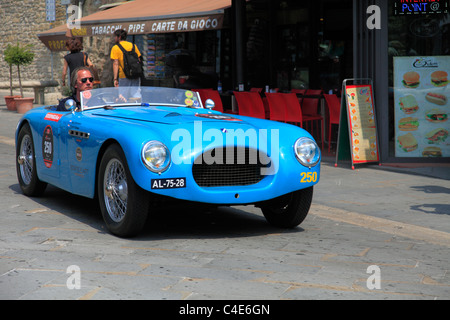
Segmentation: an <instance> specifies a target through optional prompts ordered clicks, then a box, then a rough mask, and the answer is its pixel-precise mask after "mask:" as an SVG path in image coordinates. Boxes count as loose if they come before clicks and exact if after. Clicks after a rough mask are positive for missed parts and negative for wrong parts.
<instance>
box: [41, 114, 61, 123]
mask: <svg viewBox="0 0 450 320" xmlns="http://www.w3.org/2000/svg"><path fill="white" fill-rule="evenodd" d="M62 116H63V115H62V114H59V113H51V112H49V113H47V114H46V115H45V118H44V120H49V121H55V122H58V121H59V119H61V117H62Z"/></svg>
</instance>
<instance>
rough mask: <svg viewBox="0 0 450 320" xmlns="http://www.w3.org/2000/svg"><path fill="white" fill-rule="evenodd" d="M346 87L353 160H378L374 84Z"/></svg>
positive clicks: (360, 161)
mask: <svg viewBox="0 0 450 320" xmlns="http://www.w3.org/2000/svg"><path fill="white" fill-rule="evenodd" d="M344 88H345V98H346V108H347V116H348V126H349V133H350V144H351V146H350V149H351V156H352V162H353V163H364V162H378V161H379V150H378V138H377V127H376V121H375V109H374V103H373V94H372V85H370V84H364V85H347V86H345V87H344Z"/></svg>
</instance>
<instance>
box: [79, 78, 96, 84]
mask: <svg viewBox="0 0 450 320" xmlns="http://www.w3.org/2000/svg"><path fill="white" fill-rule="evenodd" d="M88 80H89V82H94V78H93V77H90V78H81V82H82V83H86V82H87V81H88Z"/></svg>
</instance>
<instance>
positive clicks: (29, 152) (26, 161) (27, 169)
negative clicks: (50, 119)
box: [18, 134, 34, 185]
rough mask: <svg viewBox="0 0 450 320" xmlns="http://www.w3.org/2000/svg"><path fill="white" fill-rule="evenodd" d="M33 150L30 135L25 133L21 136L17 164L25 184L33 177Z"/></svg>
mask: <svg viewBox="0 0 450 320" xmlns="http://www.w3.org/2000/svg"><path fill="white" fill-rule="evenodd" d="M33 158H34V152H33V143H32V141H31V137H30V135H28V134H26V135H24V137H23V138H22V141H21V143H20V149H19V156H18V164H19V171H20V176H21V178H22V181H23V183H24V184H25V185H29V184H30V183H31V180H32V177H33V170H34V164H33Z"/></svg>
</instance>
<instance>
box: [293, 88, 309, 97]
mask: <svg viewBox="0 0 450 320" xmlns="http://www.w3.org/2000/svg"><path fill="white" fill-rule="evenodd" d="M291 92H292V93H295V94H301V95H302V96H304V95H305V94H306V89H291Z"/></svg>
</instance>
